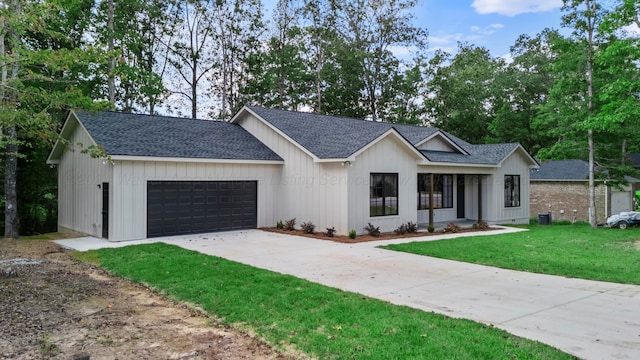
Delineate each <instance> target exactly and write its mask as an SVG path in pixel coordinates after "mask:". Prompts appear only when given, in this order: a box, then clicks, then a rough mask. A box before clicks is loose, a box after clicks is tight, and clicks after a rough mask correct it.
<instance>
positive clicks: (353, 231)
mask: <svg viewBox="0 0 640 360" xmlns="http://www.w3.org/2000/svg"><path fill="white" fill-rule="evenodd" d="M355 238H356V231H355V230H351V231H349V239H355Z"/></svg>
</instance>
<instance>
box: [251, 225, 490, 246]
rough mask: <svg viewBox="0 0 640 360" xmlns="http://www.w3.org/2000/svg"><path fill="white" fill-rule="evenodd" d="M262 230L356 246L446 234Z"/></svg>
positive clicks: (468, 231)
mask: <svg viewBox="0 0 640 360" xmlns="http://www.w3.org/2000/svg"><path fill="white" fill-rule="evenodd" d="M260 230H264V231H269V232H275V233H280V234H288V235H296V236H304V237H308V238H312V239H318V240H329V241H334V242H338V243H344V244H356V243H361V242H368V241H380V240H391V239H405V238H414V237H425V236H435V235H442V234H445V233H444V232H442V231H434V232H432V233H430V232H417V233H407V234H404V235H398V234H396V233H393V232H389V233H382V234H380V236H371V235H368V234H365V235H358V236H356V238H355V239H351V238H349V237H348V236H346V235H334V236H333V237H327V236H325V235H324V233H323V232H318V231H316V233H315V234H306V233H304V232H303V231H302V230H299V229H296V230H292V231H289V230H284V229H278V228H274V227H264V228H260ZM491 230H497V228H492V227H490V228H488V229H486V230H476V229H460V230H459V231H457V232H456V233H471V232H479V231H491Z"/></svg>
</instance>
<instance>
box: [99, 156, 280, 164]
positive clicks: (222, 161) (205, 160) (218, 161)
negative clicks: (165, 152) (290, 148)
mask: <svg viewBox="0 0 640 360" xmlns="http://www.w3.org/2000/svg"><path fill="white" fill-rule="evenodd" d="M110 158H111V160H113V161H156V162H190V163H215V164H262V165H282V164H284V160H263V159H212V158H188V157H169V156H139V155H113V156H110Z"/></svg>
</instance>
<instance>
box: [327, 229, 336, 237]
mask: <svg viewBox="0 0 640 360" xmlns="http://www.w3.org/2000/svg"><path fill="white" fill-rule="evenodd" d="M335 233H336V228H335V227H331V228H327V231H326V232H325V233H324V236H326V237H333V236H334V235H335Z"/></svg>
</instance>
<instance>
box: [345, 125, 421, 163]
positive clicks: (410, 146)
mask: <svg viewBox="0 0 640 360" xmlns="http://www.w3.org/2000/svg"><path fill="white" fill-rule="evenodd" d="M387 136H393V137H395V138H396V139H398V140H400V142H402V143H403V144H404V145H406V147H407V149H408V150H409V151H410V152H412V153H413V154H414V155H415V157H416V159H420V160H424V158H425V157H424V155H422V153H421V152H420V150H418V149H417V148H416V147H415V146H413V144H411V143H410V142H409V141H407V139H405V138H404V136H402V135H400V133H399V132H398V130H396V129H394V128H391V129H389V130H387V131H385V132H384V133H383V134H382V135H380V136H378V137H377V138H375V139H374V140H373V141H371V142H369V143H368V144H367V145H365V146H363V147H362V148H360V149H359V150H358V151H356V152H354V153H353V154H351V155H350V156H349V157H348V158H347V159H345V160H349V161H353V160H355V158H356V157H357V156H358V155H360V154H362V153H363V152H365V151H367V150H368V149H369V148H370V147H372V146H373V145H375V144H377V143H378V142H379V141H381V140H382V139H384V138H386V137H387Z"/></svg>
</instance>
